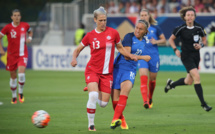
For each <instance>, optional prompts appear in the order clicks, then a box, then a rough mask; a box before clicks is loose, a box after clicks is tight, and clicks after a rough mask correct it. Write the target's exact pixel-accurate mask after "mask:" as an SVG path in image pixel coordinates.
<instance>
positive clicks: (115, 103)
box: [112, 101, 118, 110]
mask: <svg viewBox="0 0 215 134" xmlns="http://www.w3.org/2000/svg"><path fill="white" fill-rule="evenodd" d="M117 103H118V101H112V105H113V110H115V108H116V105H117Z"/></svg>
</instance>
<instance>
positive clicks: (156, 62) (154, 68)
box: [138, 57, 160, 73]
mask: <svg viewBox="0 0 215 134" xmlns="http://www.w3.org/2000/svg"><path fill="white" fill-rule="evenodd" d="M159 67H160V59H159V57H158V58H154V57H152V59H151V60H150V61H149V62H146V61H145V60H138V68H139V69H140V68H147V69H149V71H150V72H153V73H157V72H158V71H159Z"/></svg>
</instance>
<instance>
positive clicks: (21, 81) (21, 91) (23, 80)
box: [18, 73, 25, 94]
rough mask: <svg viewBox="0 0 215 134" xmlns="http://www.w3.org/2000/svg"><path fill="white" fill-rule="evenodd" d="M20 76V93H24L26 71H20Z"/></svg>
mask: <svg viewBox="0 0 215 134" xmlns="http://www.w3.org/2000/svg"><path fill="white" fill-rule="evenodd" d="M18 77H19V94H23V87H24V84H25V73H18Z"/></svg>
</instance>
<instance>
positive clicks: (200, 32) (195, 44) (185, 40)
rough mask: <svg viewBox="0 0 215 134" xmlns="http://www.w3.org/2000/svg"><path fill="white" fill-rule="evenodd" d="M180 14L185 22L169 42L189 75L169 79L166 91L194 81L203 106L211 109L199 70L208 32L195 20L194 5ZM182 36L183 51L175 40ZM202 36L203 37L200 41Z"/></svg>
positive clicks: (207, 109)
mask: <svg viewBox="0 0 215 134" xmlns="http://www.w3.org/2000/svg"><path fill="white" fill-rule="evenodd" d="M180 16H181V18H182V20H183V21H185V24H183V25H181V26H179V27H176V28H175V30H174V31H173V34H172V35H171V37H170V38H169V43H170V45H171V47H172V48H173V50H174V52H175V54H176V56H178V57H180V58H181V61H182V63H183V64H184V66H185V68H186V70H187V76H186V77H185V78H180V79H179V80H177V81H175V82H174V81H172V80H170V79H168V80H167V84H166V87H165V89H164V90H165V92H166V93H167V92H168V91H169V90H170V89H173V88H175V87H176V86H181V85H192V83H193V82H194V88H195V91H196V94H197V95H198V98H199V100H200V102H201V106H202V108H203V109H204V110H205V111H210V110H211V109H212V107H210V106H208V105H207V103H206V102H205V100H204V97H203V90H202V86H201V82H200V75H199V72H198V66H199V62H200V53H199V50H200V48H202V47H204V44H206V33H205V31H204V28H203V27H202V26H201V25H200V24H198V23H196V22H195V18H196V11H195V9H194V8H193V7H184V8H182V9H181V10H180ZM177 37H180V40H181V42H182V46H181V53H180V51H179V50H178V49H177V48H176V45H175V43H174V40H175V39H176V38H177ZM200 38H201V39H202V41H201V43H200Z"/></svg>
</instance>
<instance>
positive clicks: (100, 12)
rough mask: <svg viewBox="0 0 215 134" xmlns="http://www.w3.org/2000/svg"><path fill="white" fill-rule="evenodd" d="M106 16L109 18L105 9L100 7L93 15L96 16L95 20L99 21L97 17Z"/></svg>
mask: <svg viewBox="0 0 215 134" xmlns="http://www.w3.org/2000/svg"><path fill="white" fill-rule="evenodd" d="M101 14H102V15H106V16H107V12H106V11H105V9H104V7H102V6H101V7H99V8H98V9H96V10H94V12H93V15H94V18H96V19H97V16H98V15H101Z"/></svg>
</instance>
